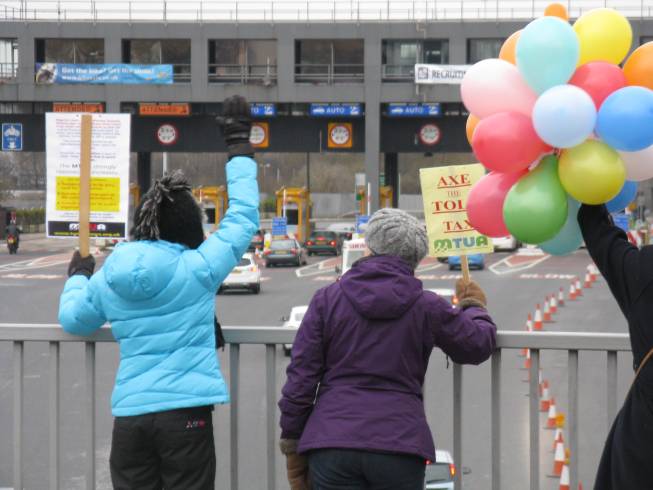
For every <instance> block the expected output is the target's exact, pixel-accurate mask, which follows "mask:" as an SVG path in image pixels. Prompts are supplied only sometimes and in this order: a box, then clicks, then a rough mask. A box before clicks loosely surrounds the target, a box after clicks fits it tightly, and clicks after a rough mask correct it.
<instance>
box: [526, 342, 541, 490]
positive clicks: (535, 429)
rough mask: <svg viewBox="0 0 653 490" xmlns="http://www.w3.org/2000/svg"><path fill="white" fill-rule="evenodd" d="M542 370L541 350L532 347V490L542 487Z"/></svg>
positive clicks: (530, 389)
mask: <svg viewBox="0 0 653 490" xmlns="http://www.w3.org/2000/svg"><path fill="white" fill-rule="evenodd" d="M539 372H540V351H539V350H538V349H531V369H530V371H529V377H530V379H529V389H528V397H529V399H528V404H529V424H530V440H531V444H530V446H531V447H530V474H531V480H530V481H531V485H530V488H531V490H539V488H540V413H539V407H538V401H539V397H538V394H539V392H538V389H539V386H538V381H539V379H538V374H539Z"/></svg>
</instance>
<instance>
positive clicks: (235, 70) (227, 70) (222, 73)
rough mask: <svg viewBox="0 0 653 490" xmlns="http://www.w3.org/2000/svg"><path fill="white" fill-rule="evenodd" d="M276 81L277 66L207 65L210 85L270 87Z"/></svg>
mask: <svg viewBox="0 0 653 490" xmlns="http://www.w3.org/2000/svg"><path fill="white" fill-rule="evenodd" d="M276 81H277V65H229V64H224V63H209V82H210V83H240V84H242V85H245V84H248V83H262V84H263V85H272V84H274V83H276Z"/></svg>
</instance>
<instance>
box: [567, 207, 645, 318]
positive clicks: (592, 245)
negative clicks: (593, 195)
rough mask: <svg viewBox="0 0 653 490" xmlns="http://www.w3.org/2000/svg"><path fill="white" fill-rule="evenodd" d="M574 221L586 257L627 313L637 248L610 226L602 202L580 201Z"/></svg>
mask: <svg viewBox="0 0 653 490" xmlns="http://www.w3.org/2000/svg"><path fill="white" fill-rule="evenodd" d="M578 223H579V224H580V229H581V231H582V233H583V238H584V239H585V245H586V246H587V250H588V251H589V253H590V256H591V257H592V259H593V260H594V262H595V263H596V265H597V267H598V268H599V270H600V271H601V274H602V275H603V277H605V279H606V281H607V282H608V286H609V287H610V290H611V291H612V294H613V295H614V297H615V299H616V300H617V303H619V307H620V308H621V311H623V313H624V314H625V315H628V311H629V310H630V305H631V304H632V302H633V301H634V300H635V299H636V294H637V289H638V288H637V284H638V277H639V273H640V271H639V262H640V251H639V249H638V248H637V247H635V246H634V245H633V244H631V243H630V242H629V241H628V237H627V236H626V233H625V232H624V231H623V230H622V229H621V228H619V227H617V226H615V225H614V223H613V222H612V218H611V217H610V214H609V213H608V211H607V209H606V207H605V206H604V205H600V206H589V205H587V204H583V205H582V206H581V208H580V211H579V212H578Z"/></svg>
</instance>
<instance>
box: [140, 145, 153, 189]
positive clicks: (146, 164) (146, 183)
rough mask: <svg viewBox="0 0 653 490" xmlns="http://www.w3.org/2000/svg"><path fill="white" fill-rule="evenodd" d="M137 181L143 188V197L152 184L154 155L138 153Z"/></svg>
mask: <svg viewBox="0 0 653 490" xmlns="http://www.w3.org/2000/svg"><path fill="white" fill-rule="evenodd" d="M136 180H137V182H138V185H139V187H140V188H141V196H142V195H143V194H145V193H146V192H147V191H148V190H149V188H150V185H151V184H152V154H151V153H150V152H138V153H137V159H136Z"/></svg>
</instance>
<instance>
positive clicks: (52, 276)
mask: <svg viewBox="0 0 653 490" xmlns="http://www.w3.org/2000/svg"><path fill="white" fill-rule="evenodd" d="M64 277H66V276H64V275H63V274H23V273H20V274H2V275H0V279H62V278H64Z"/></svg>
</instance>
